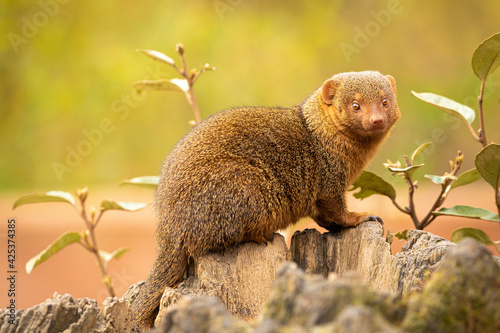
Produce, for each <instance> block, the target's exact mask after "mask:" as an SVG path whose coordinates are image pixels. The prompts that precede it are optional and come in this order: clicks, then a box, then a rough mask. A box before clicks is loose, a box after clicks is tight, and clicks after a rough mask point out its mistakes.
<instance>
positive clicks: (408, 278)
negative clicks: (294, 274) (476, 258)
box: [290, 222, 454, 294]
mask: <svg viewBox="0 0 500 333" xmlns="http://www.w3.org/2000/svg"><path fill="white" fill-rule="evenodd" d="M451 246H454V244H453V243H452V242H449V241H447V240H445V239H443V238H441V237H437V236H435V235H432V234H430V233H427V232H423V231H418V230H411V231H410V232H409V233H408V241H407V243H406V244H405V245H404V246H403V249H402V251H401V252H400V253H398V254H397V255H396V256H393V255H392V254H391V250H390V245H389V244H388V243H387V242H386V241H385V239H384V238H383V228H382V226H381V225H380V224H379V223H376V222H367V223H362V224H360V225H359V226H358V227H356V228H344V229H341V230H340V231H339V232H337V233H325V234H321V233H320V232H319V231H317V230H314V229H306V230H304V231H301V232H296V233H295V234H294V235H293V237H292V241H291V246H290V247H291V251H292V261H294V262H296V263H297V264H298V266H299V267H300V268H302V269H303V270H304V271H305V272H307V273H315V274H321V275H323V276H325V277H326V276H327V275H328V274H329V273H336V274H338V275H340V276H342V275H344V274H345V273H346V272H349V271H356V272H358V274H359V275H360V276H361V278H362V279H363V280H364V281H365V282H366V283H368V284H370V285H371V286H372V287H375V288H377V289H385V290H391V291H400V292H403V293H405V294H406V293H409V292H410V291H413V290H419V289H420V288H421V284H422V279H423V278H424V274H425V272H432V271H434V270H435V269H436V267H437V266H438V264H439V262H440V260H441V258H442V257H443V255H444V254H445V253H446V251H447V250H448V248H449V247H451Z"/></svg>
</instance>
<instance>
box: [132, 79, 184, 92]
mask: <svg viewBox="0 0 500 333" xmlns="http://www.w3.org/2000/svg"><path fill="white" fill-rule="evenodd" d="M134 88H135V89H137V90H141V91H142V90H177V91H178V90H181V91H183V92H186V91H188V90H189V85H188V82H187V80H185V79H171V80H166V79H161V80H141V81H136V82H134Z"/></svg>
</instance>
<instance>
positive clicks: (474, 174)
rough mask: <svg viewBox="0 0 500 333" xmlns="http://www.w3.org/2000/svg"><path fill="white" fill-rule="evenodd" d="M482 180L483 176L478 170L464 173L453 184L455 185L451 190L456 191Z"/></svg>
mask: <svg viewBox="0 0 500 333" xmlns="http://www.w3.org/2000/svg"><path fill="white" fill-rule="evenodd" d="M480 178H481V175H480V174H479V172H478V171H477V169H476V168H474V169H471V170H468V171H465V172H462V173H461V174H460V175H459V176H458V177H457V180H455V181H454V182H453V184H452V185H451V189H454V188H455V187H459V186H463V185H467V184H470V183H473V182H475V181H476V180H478V179H480Z"/></svg>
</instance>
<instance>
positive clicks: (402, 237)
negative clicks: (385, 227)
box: [394, 229, 408, 240]
mask: <svg viewBox="0 0 500 333" xmlns="http://www.w3.org/2000/svg"><path fill="white" fill-rule="evenodd" d="M394 236H396V237H397V238H399V240H408V229H405V230H403V231H400V232H397V233H396V234H395V235H394Z"/></svg>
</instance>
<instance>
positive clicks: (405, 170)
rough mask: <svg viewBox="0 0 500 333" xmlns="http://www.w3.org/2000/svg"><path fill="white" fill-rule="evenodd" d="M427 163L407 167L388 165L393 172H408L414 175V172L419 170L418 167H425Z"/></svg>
mask: <svg viewBox="0 0 500 333" xmlns="http://www.w3.org/2000/svg"><path fill="white" fill-rule="evenodd" d="M424 165H425V164H417V165H412V166H409V167H406V168H393V167H388V168H387V169H389V170H390V171H391V172H396V173H406V174H408V175H409V176H410V178H411V177H413V174H414V173H415V171H417V169H418V168H421V167H423V166H424Z"/></svg>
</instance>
